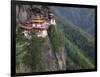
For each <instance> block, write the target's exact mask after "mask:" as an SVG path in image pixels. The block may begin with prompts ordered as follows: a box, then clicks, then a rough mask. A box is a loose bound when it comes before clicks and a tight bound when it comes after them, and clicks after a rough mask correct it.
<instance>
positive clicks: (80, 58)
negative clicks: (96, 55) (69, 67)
mask: <svg viewBox="0 0 100 77" xmlns="http://www.w3.org/2000/svg"><path fill="white" fill-rule="evenodd" d="M65 47H66V51H67V54H68V55H69V56H70V58H71V59H72V60H73V61H74V62H75V63H77V64H78V65H79V66H80V67H81V68H83V69H89V68H90V69H91V68H94V65H93V64H92V63H91V61H90V60H89V59H87V58H86V57H85V56H84V55H83V54H82V53H81V52H82V51H81V50H80V49H78V47H77V46H75V45H74V44H72V43H71V42H70V41H69V40H68V39H67V38H65Z"/></svg>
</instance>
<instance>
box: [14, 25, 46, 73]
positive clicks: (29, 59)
mask: <svg viewBox="0 0 100 77" xmlns="http://www.w3.org/2000/svg"><path fill="white" fill-rule="evenodd" d="M18 25H19V24H17V26H16V68H17V69H20V66H19V65H20V63H24V64H25V65H26V66H27V67H28V68H29V69H30V70H31V71H36V70H38V67H40V64H41V63H40V61H41V47H42V44H43V42H44V39H42V38H38V37H37V36H36V35H35V34H34V31H32V32H31V35H32V39H31V40H28V39H26V38H25V37H24V36H23V35H22V34H21V30H20V28H19V27H18Z"/></svg>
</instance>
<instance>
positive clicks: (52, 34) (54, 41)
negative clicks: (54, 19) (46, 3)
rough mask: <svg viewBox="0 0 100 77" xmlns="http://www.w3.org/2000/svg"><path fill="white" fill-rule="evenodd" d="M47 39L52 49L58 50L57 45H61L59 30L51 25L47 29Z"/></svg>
mask: <svg viewBox="0 0 100 77" xmlns="http://www.w3.org/2000/svg"><path fill="white" fill-rule="evenodd" d="M48 35H49V39H50V42H51V45H52V48H53V50H54V51H58V50H59V47H61V46H63V44H64V42H63V38H62V37H61V32H60V31H58V29H57V28H56V27H55V26H53V25H51V26H50V27H49V29H48Z"/></svg>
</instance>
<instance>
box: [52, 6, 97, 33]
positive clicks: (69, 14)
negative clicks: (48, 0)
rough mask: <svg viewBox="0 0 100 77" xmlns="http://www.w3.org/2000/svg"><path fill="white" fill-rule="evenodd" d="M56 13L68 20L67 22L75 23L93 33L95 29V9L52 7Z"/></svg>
mask: <svg viewBox="0 0 100 77" xmlns="http://www.w3.org/2000/svg"><path fill="white" fill-rule="evenodd" d="M53 10H55V11H56V12H57V13H59V14H60V15H61V17H63V18H64V20H68V21H69V22H71V23H73V24H75V25H77V26H78V27H80V28H81V29H83V30H85V31H86V32H89V33H90V34H92V35H94V31H95V23H94V21H95V18H94V17H95V15H94V13H95V10H94V9H92V8H91V9H90V8H77V7H76V8H73V7H53ZM76 18H77V19H76Z"/></svg>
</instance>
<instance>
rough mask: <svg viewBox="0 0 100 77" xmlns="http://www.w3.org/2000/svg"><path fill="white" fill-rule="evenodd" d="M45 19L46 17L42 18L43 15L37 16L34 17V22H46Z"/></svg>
mask: <svg viewBox="0 0 100 77" xmlns="http://www.w3.org/2000/svg"><path fill="white" fill-rule="evenodd" d="M44 21H45V19H44V18H41V17H36V18H33V19H32V22H44Z"/></svg>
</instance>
